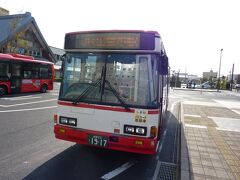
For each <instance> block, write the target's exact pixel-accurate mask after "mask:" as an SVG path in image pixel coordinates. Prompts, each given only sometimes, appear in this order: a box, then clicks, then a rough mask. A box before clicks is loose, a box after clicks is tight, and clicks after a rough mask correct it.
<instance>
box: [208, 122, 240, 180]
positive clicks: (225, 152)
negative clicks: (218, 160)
mask: <svg viewBox="0 0 240 180" xmlns="http://www.w3.org/2000/svg"><path fill="white" fill-rule="evenodd" d="M208 131H209V133H210V135H211V136H212V138H213V140H214V142H215V143H216V145H217V147H218V149H219V150H220V152H221V154H222V156H223V157H224V159H225V161H226V163H227V165H228V166H229V168H230V170H231V172H232V173H233V175H234V177H235V178H236V179H237V180H240V166H239V162H240V159H239V158H238V157H237V156H236V154H235V153H234V152H233V151H232V150H231V148H230V147H229V145H228V144H227V142H226V141H225V140H224V139H223V137H222V136H221V134H220V133H219V132H218V131H217V130H216V128H213V127H208Z"/></svg>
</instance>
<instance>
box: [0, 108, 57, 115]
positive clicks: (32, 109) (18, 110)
mask: <svg viewBox="0 0 240 180" xmlns="http://www.w3.org/2000/svg"><path fill="white" fill-rule="evenodd" d="M56 107H57V106H47V107H40V108H31V109H14V110H6V111H0V113H6V112H21V111H36V110H40V109H51V108H56Z"/></svg>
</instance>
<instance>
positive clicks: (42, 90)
mask: <svg viewBox="0 0 240 180" xmlns="http://www.w3.org/2000/svg"><path fill="white" fill-rule="evenodd" d="M41 92H42V93H46V92H47V85H46V84H44V85H42V87H41Z"/></svg>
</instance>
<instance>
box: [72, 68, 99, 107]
mask: <svg viewBox="0 0 240 180" xmlns="http://www.w3.org/2000/svg"><path fill="white" fill-rule="evenodd" d="M103 76H104V67H102V73H101V77H100V78H98V79H97V80H96V81H95V82H94V83H92V84H90V85H89V87H87V88H86V89H85V90H84V91H83V92H82V93H81V94H80V95H79V96H78V97H77V98H76V99H75V100H74V101H73V104H75V105H76V104H77V103H79V102H80V101H81V99H82V98H83V97H84V96H86V95H87V94H88V93H89V92H90V90H91V89H92V88H94V87H96V86H98V84H99V85H100V91H102V87H103Z"/></svg>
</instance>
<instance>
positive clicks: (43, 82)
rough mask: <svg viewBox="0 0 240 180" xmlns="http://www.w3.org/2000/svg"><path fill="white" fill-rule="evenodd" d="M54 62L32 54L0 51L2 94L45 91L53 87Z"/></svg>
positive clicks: (0, 86)
mask: <svg viewBox="0 0 240 180" xmlns="http://www.w3.org/2000/svg"><path fill="white" fill-rule="evenodd" d="M53 80H54V64H53V63H51V62H47V61H41V60H36V59H34V57H32V56H26V55H20V54H2V53H0V96H2V95H4V94H10V93H22V92H34V91H40V92H43V93H45V92H46V91H47V90H52V89H53Z"/></svg>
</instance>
